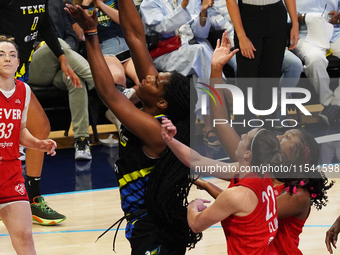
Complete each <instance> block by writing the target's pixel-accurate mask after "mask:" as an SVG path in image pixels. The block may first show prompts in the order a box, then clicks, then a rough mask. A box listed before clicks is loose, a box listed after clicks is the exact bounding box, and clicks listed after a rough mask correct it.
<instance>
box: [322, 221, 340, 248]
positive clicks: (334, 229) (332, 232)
mask: <svg viewBox="0 0 340 255" xmlns="http://www.w3.org/2000/svg"><path fill="white" fill-rule="evenodd" d="M339 232H340V216H339V217H338V218H337V219H336V221H335V222H334V223H333V225H332V226H331V227H330V229H328V231H327V232H326V239H325V243H326V246H327V250H328V251H329V253H330V254H333V249H332V246H333V247H334V248H335V249H336V248H337V247H336V242H337V241H338V235H339Z"/></svg>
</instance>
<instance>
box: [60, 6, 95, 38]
mask: <svg viewBox="0 0 340 255" xmlns="http://www.w3.org/2000/svg"><path fill="white" fill-rule="evenodd" d="M65 11H66V12H67V13H68V14H70V15H71V16H72V17H73V19H74V20H75V21H76V22H77V23H78V25H79V26H80V27H81V28H82V29H83V30H84V32H85V31H86V30H93V29H97V25H98V17H97V11H98V10H97V9H94V10H93V13H92V15H88V14H87V13H86V12H85V11H84V10H83V8H81V6H79V5H76V7H74V6H72V5H70V4H66V7H65Z"/></svg>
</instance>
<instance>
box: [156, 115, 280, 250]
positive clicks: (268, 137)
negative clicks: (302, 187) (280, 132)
mask: <svg viewBox="0 0 340 255" xmlns="http://www.w3.org/2000/svg"><path fill="white" fill-rule="evenodd" d="M175 134H176V128H175V126H174V125H173V124H172V123H171V121H170V120H167V119H163V125H162V135H163V138H164V140H165V141H166V143H167V144H168V146H169V148H170V149H171V150H173V152H174V153H175V155H176V156H177V155H178V152H179V150H178V148H180V147H182V148H183V146H182V145H180V143H179V142H178V141H177V140H176V139H175V138H173V137H174V135H175ZM179 145H180V146H179ZM184 154H185V153H184ZM235 154H236V157H237V158H238V161H239V165H240V169H244V170H246V171H243V172H242V171H241V173H240V174H237V175H236V176H234V178H233V179H232V181H231V183H230V185H229V187H228V189H226V190H224V191H223V192H222V193H221V194H220V195H219V196H218V197H217V198H216V200H215V202H214V203H213V204H212V205H211V206H209V207H207V206H205V204H204V203H207V202H209V201H207V200H204V199H195V200H194V201H192V202H191V203H190V204H189V205H188V214H187V218H188V223H189V226H190V228H191V229H192V230H193V232H195V233H196V232H201V231H203V230H205V229H207V228H208V227H210V226H211V225H213V224H215V223H217V222H219V221H221V222H222V227H223V230H224V233H225V235H226V238H227V243H228V254H247V255H249V254H254V255H255V254H270V251H275V249H274V248H273V245H272V242H273V240H274V237H275V235H276V232H277V228H278V220H277V205H276V200H275V195H274V188H273V182H272V180H271V178H270V176H269V175H267V174H265V175H264V176H260V175H259V174H258V173H256V172H252V171H250V170H251V169H252V166H260V165H261V164H262V165H267V164H270V165H277V164H279V163H281V159H282V157H281V147H280V144H279V141H278V139H277V138H276V137H275V135H274V134H273V133H272V132H270V131H268V130H266V129H253V130H251V131H250V132H249V133H248V134H244V135H242V138H241V141H240V142H239V145H238V147H237V150H236V153H235ZM187 155H188V154H187ZM189 157H190V156H189ZM179 159H180V160H181V158H179ZM182 162H183V161H182ZM183 163H184V164H186V163H187V162H183ZM224 164H227V163H224ZM273 254H276V253H273Z"/></svg>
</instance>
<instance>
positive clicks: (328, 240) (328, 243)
mask: <svg viewBox="0 0 340 255" xmlns="http://www.w3.org/2000/svg"><path fill="white" fill-rule="evenodd" d="M333 236H334V233H333V232H329V231H327V233H326V239H325V243H326V247H327V250H328V252H329V253H330V254H333V250H332V245H331V240H332V241H333ZM333 245H334V244H333Z"/></svg>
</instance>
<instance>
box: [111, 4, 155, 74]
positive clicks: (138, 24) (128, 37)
mask: <svg viewBox="0 0 340 255" xmlns="http://www.w3.org/2000/svg"><path fill="white" fill-rule="evenodd" d="M118 6H119V20H120V26H121V27H122V30H123V34H124V38H125V41H126V43H127V45H128V46H129V49H130V52H131V57H132V60H133V63H134V65H135V68H136V72H137V75H138V78H139V80H142V79H144V78H145V77H146V76H147V75H157V73H158V72H157V70H156V68H155V66H154V65H153V62H152V58H151V56H150V54H149V51H148V49H147V47H146V40H145V32H144V26H143V23H142V20H141V19H140V16H139V14H138V12H137V9H136V7H135V5H134V3H133V1H132V0H119V1H118Z"/></svg>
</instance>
